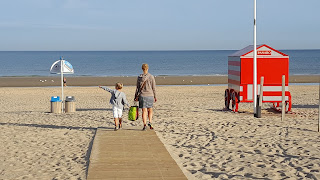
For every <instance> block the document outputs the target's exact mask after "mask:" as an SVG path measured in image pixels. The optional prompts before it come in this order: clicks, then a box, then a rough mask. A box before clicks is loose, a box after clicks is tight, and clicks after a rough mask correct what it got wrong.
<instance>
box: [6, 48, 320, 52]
mask: <svg viewBox="0 0 320 180" xmlns="http://www.w3.org/2000/svg"><path fill="white" fill-rule="evenodd" d="M237 50H240V49H187V50H0V52H56V51H62V52H108V51H109V52H133V51H237ZM278 50H320V48H319V49H316V48H314V49H278Z"/></svg>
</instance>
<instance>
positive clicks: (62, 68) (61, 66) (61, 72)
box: [60, 58, 64, 113]
mask: <svg viewBox="0 0 320 180" xmlns="http://www.w3.org/2000/svg"><path fill="white" fill-rule="evenodd" d="M60 59H61V60H60V61H61V101H62V106H61V112H62V113H63V105H64V102H63V65H64V64H63V60H62V59H63V58H60Z"/></svg>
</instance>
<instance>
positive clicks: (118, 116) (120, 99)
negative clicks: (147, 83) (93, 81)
mask: <svg viewBox="0 0 320 180" xmlns="http://www.w3.org/2000/svg"><path fill="white" fill-rule="evenodd" d="M122 87H123V84H122V83H119V82H117V83H116V85H115V88H116V89H110V88H107V87H104V86H103V87H102V86H99V88H101V89H104V90H106V91H108V92H110V93H111V98H110V104H111V105H112V106H113V107H112V110H113V117H114V125H115V128H114V130H115V131H117V130H118V129H120V128H122V110H123V109H124V105H127V106H128V107H130V105H129V103H128V101H127V98H126V94H125V93H124V92H121V90H122ZM118 120H119V128H118Z"/></svg>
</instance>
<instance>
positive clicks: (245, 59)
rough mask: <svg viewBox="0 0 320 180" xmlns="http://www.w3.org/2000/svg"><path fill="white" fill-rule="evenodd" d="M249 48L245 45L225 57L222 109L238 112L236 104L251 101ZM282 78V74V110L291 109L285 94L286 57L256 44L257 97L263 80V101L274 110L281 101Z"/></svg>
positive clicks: (250, 53) (251, 83)
mask: <svg viewBox="0 0 320 180" xmlns="http://www.w3.org/2000/svg"><path fill="white" fill-rule="evenodd" d="M253 49H254V46H253V45H250V46H247V47H245V48H243V49H241V50H239V51H237V52H235V53H233V54H231V55H230V56H228V89H226V90H225V107H226V108H228V109H229V108H230V107H229V106H230V104H231V105H232V110H233V111H234V112H237V111H238V104H239V103H240V102H249V103H250V102H253V98H254V97H253V94H254V93H253V54H254V53H253ZM282 75H285V77H286V78H285V102H286V111H290V110H291V104H292V103H291V94H290V92H289V86H288V85H289V56H288V55H286V54H284V53H282V52H280V51H278V50H275V49H273V48H272V47H270V46H268V45H266V44H263V45H257V80H258V81H257V84H258V88H257V94H258V95H260V92H259V91H260V78H261V77H262V76H263V77H264V84H263V100H262V102H264V103H272V104H273V106H274V107H275V108H278V107H279V106H280V104H281V102H282V98H281V97H282Z"/></svg>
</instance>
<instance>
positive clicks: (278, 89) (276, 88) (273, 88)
mask: <svg viewBox="0 0 320 180" xmlns="http://www.w3.org/2000/svg"><path fill="white" fill-rule="evenodd" d="M285 90H286V91H289V87H288V86H286V88H285ZM263 91H281V92H282V86H263Z"/></svg>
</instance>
